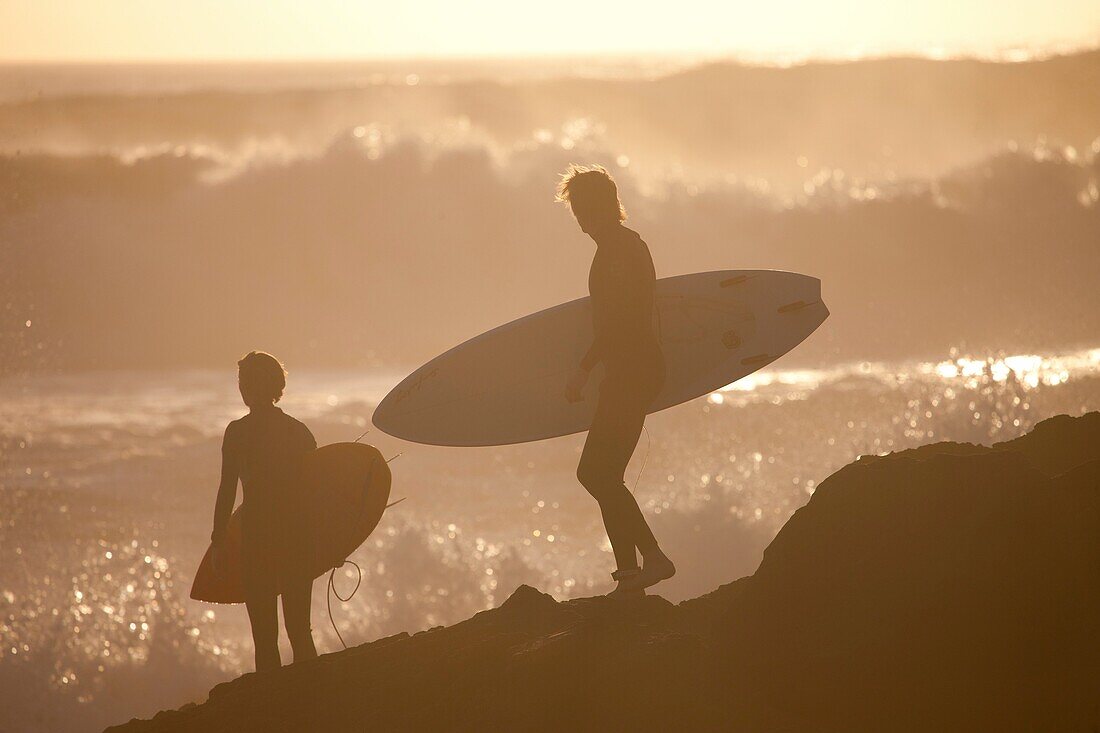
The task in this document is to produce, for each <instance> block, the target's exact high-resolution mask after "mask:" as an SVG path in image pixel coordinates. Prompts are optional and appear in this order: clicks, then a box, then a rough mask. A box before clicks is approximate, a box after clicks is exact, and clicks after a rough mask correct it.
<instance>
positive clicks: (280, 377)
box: [237, 351, 286, 404]
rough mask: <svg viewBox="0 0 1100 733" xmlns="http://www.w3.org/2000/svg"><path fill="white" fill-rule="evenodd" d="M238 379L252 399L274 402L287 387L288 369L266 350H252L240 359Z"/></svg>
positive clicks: (243, 390)
mask: <svg viewBox="0 0 1100 733" xmlns="http://www.w3.org/2000/svg"><path fill="white" fill-rule="evenodd" d="M237 379H238V381H239V382H240V384H241V392H242V393H247V395H248V398H249V399H250V400H255V401H260V402H267V401H270V402H271V403H273V404H274V403H275V402H278V401H279V398H281V397H282V396H283V390H284V389H286V369H284V368H283V365H282V364H281V363H280V362H279V360H278V359H276V358H275V357H274V356H272V355H271V354H269V353H267V352H266V351H250V352H248V354H247V355H246V356H245V357H244V358H243V359H241V360H240V361H238V362H237Z"/></svg>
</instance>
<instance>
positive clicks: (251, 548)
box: [211, 351, 317, 671]
mask: <svg viewBox="0 0 1100 733" xmlns="http://www.w3.org/2000/svg"><path fill="white" fill-rule="evenodd" d="M237 367H238V385H239V387H240V390H241V397H242V398H243V399H244V403H245V404H246V405H248V408H249V412H248V414H247V415H245V416H244V417H242V418H241V419H239V420H234V421H233V422H231V423H229V427H227V428H226V429H225V439H224V441H223V443H222V474H221V485H220V487H219V488H218V500H217V504H216V505H215V508H214V533H213V535H212V536H211V540H212V541H213V543H214V548H215V553H218V552H219V547H221V545H222V543H223V542H224V540H225V534H226V530H227V527H228V526H229V518H230V516H231V515H232V513H233V503H234V502H235V501H236V496H237V480H238V479H240V482H241V486H242V488H243V491H244V499H243V502H242V514H243V516H242V520H243V523H242V530H243V533H242V559H243V578H244V585H245V599H246V600H245V604H246V606H247V608H248V619H249V621H250V622H251V623H252V639H253V641H254V642H255V645H256V670H257V671H264V670H269V669H276V668H278V667H279V666H280V665H281V663H282V662H281V660H280V659H279V615H278V608H277V602H278V596H279V594H280V593H281V594H282V596H283V623H284V625H285V626H286V633H287V636H289V637H290V644H291V646H292V647H293V649H294V661H296V662H298V661H301V660H303V659H310V658H313V657H316V656H317V649H316V648H315V647H314V646H313V635H312V632H311V630H310V620H309V614H310V595H311V594H312V591H313V578H312V576H311V575H310V573H309V571H308V570H305V569H303V567H302V565H303V562H304V560H305V558H306V553H305V552H304V551H303V548H302V547H301V538H302V537H303V533H302V532H301V531H300V529H299V526H298V525H299V524H300V522H301V518H302V517H303V516H305V513H304V511H303V509H304V507H303V500H304V492H303V491H302V489H301V486H300V476H301V469H302V463H303V459H304V458H305V456H306V455H307V454H308V453H309V452H310V451H312V450H313V449H315V448H316V447H317V442H316V441H315V440H314V438H313V434H312V433H311V432H310V431H309V428H307V427H306V426H305V425H303V424H302V423H300V422H298V421H297V420H295V419H294V418H292V417H291V416H290V415H287V414H286V413H284V412H283V411H282V410H280V409H279V408H278V407H276V406H275V403H276V402H278V401H279V398H280V397H282V396H283V389H285V387H286V371H285V370H284V369H283V365H282V364H280V363H279V360H278V359H276V358H275V357H274V356H272V355H271V354H266V353H264V352H261V351H253V352H251V353H250V354H248V355H247V356H245V357H244V358H243V359H241V360H240V361H239V362H237ZM223 561H224V555H222V556H221V558H220V559H219V558H218V555H217V554H216V555H215V562H223Z"/></svg>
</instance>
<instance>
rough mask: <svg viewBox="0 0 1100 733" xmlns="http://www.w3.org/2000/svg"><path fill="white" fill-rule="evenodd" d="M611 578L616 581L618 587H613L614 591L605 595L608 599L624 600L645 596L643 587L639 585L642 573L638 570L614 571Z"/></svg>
mask: <svg viewBox="0 0 1100 733" xmlns="http://www.w3.org/2000/svg"><path fill="white" fill-rule="evenodd" d="M611 577H612V578H613V579H614V580H616V581H618V585H616V586H615V590H613V591H611V592H610V593H608V594H607V595H608V597H609V598H616V599H619V600H625V599H628V598H641V597H643V596H645V586H643V585H641V578H642V571H641V570H639V569H638V568H631V569H630V570H616V571H615V572H613V573H612V574H611Z"/></svg>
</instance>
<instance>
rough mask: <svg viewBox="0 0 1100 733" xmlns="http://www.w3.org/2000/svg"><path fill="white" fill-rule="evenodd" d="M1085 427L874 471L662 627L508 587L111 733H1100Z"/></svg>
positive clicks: (650, 602)
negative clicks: (450, 614)
mask: <svg viewBox="0 0 1100 733" xmlns="http://www.w3.org/2000/svg"><path fill="white" fill-rule="evenodd" d="M1098 692H1100V413H1090V414H1088V415H1084V416H1082V417H1079V418H1069V417H1065V416H1062V417H1058V418H1054V419H1052V420H1047V421H1045V422H1043V423H1040V424H1039V425H1038V426H1037V427H1036V428H1035V430H1033V431H1032V432H1031V433H1029V434H1028V435H1026V436H1024V437H1021V438H1018V439H1016V440H1013V441H1009V442H1007V443H1000V444H997V445H995V446H993V447H982V446H973V445H964V444H955V443H940V444H936V445H928V446H924V447H921V448H918V449H914V450H908V451H904V452H901V453H896V454H891V455H888V456H882V457H865V458H863V459H860V460H858V461H856V462H854V463H852V464H850V465H849V466H847V467H845V468H843V469H841V470H840V471H838V472H837V473H835V474H834V475H833V476H831V477H830V478H828V479H827V480H826V481H824V482H823V483H822V484H821V485H820V486H819V487H818V490H817V491H816V493H815V494H814V496H813V498H812V499H811V500H810V502H809V503H808V504H807V505H806V506H805V507H803V508H802V509H800V510H799V511H798V512H796V513H795V514H794V516H793V517H792V518H791V519H790V521H789V522H788V523H787V525H786V526H785V527H784V528H783V530H782V531H781V532H780V533H779V534H778V535H777V536H776V538H775V540H774V541H773V542H772V543H771V545H770V546H769V548H768V550H767V551H766V553H765V555H764V559H763V561H762V563H761V565H760V568H759V569H758V570H757V572H756V573H755V574H754V575H752V576H751V577H748V578H743V579H741V580H738V581H735V582H733V583H730V584H728V585H726V586H723V587H722V588H719V589H718V590H716V591H714V592H712V593H710V594H708V595H706V596H702V597H700V598H696V599H693V600H690V601H685V602H683V603H681V604H679V605H676V606H674V605H672V604H670V603H668V602H667V601H665V600H663V599H661V598H659V597H656V596H651V597H647V598H645V599H641V600H638V601H634V602H617V601H613V600H610V599H607V598H581V599H575V600H572V601H566V602H557V601H555V600H554V599H552V598H551V597H549V596H547V595H544V594H542V593H540V592H538V591H536V590H535V589H533V588H530V587H527V586H522V587H520V588H519V589H518V590H516V592H515V593H514V594H513V595H512V596H511V597H510V598H509V599H508V600H507V601H506V602H505V603H504V604H503V605H502V606H501V607H500V608H497V609H495V610H492V611H486V612H483V613H480V614H477V615H476V616H474V617H473V618H471V619H469V620H467V621H465V622H462V623H459V624H456V625H454V626H451V627H448V628H438V629H433V630H431V631H426V632H421V633H418V634H415V635H412V636H409V635H408V634H400V635H398V636H394V637H390V638H387V639H381V640H379V641H376V642H373V643H370V644H364V645H362V646H359V647H355V648H353V649H349V650H347V651H344V652H340V653H336V654H328V655H325V656H323V657H321V658H320V659H317V660H314V661H311V662H308V663H303V664H296V665H293V666H290V667H285V668H283V669H282V670H280V671H278V672H275V673H270V674H267V675H262V676H261V675H255V674H250V675H245V676H243V677H241V678H239V679H237V680H234V681H233V682H229V683H226V684H223V685H219V686H217V687H215V688H214V689H213V690H212V691H211V692H210V696H209V698H208V700H207V701H206V702H205V703H203V704H201V705H189V706H185V707H184V708H181V709H180V710H176V711H166V712H162V713H159V714H158V715H157V716H156V717H154V718H153V719H152V720H148V721H137V720H135V721H131V722H130V723H128V724H126V725H124V726H119V727H118V728H114V729H112V730H119V731H121V730H126V731H175V730H180V731H183V730H195V731H219V730H226V731H229V730H233V731H240V730H264V731H270V730H276V731H277V730H365V729H373V730H474V729H480V730H514V729H521V730H567V729H581V730H597V729H604V730H733V731H740V730H743V731H857V730H866V731H908V730H912V731H928V730H937V731H945V730H960V731H963V730H965V731H983V730H996V731H1017V730H1018V731H1033V730H1044V731H1061V730H1065V731H1076V730H1081V731H1093V730H1097V729H1100V694H1098Z"/></svg>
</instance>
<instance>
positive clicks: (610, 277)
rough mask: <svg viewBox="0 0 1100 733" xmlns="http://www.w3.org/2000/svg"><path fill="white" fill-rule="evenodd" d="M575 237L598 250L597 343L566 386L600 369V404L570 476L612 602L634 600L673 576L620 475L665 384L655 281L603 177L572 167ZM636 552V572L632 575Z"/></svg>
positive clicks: (573, 387) (576, 391) (568, 192)
mask: <svg viewBox="0 0 1100 733" xmlns="http://www.w3.org/2000/svg"><path fill="white" fill-rule="evenodd" d="M558 200H560V201H563V202H566V203H568V204H569V207H570V209H571V210H572V211H573V216H575V217H576V219H577V223H578V224H579V225H580V227H581V231H583V232H584V233H585V234H587V235H588V236H589V237H591V238H592V241H594V242H595V243H596V256H595V257H593V259H592V268H591V270H590V271H589V274H588V290H589V293H590V295H591V296H592V298H591V299H592V330H593V334H594V338H593V341H592V346H591V348H590V349H589V350H588V353H587V354H586V355H585V356H584V358H583V359H582V360H581V363H580V364H578V365H577V367H576V369H575V370H574V372H573V374H572V376H571V377H570V378H569V383H568V384H567V386H566V399H568V400H570V401H572V402H575V401H578V400H581V399H583V391H584V387H585V385H586V384H587V382H588V375H589V372H591V371H592V369H593V367H595V366H596V365H597V364H599V363H601V362H602V363H603V365H604V376H603V380H602V381H601V382H600V388H599V401H598V402H597V403H596V414H595V417H594V418H593V420H592V427H591V428H590V429H589V431H588V438H587V439H586V440H585V442H584V452H583V453H582V454H581V460H580V465H578V466H577V478H578V479H579V480H580V482H581V484H583V485H584V488H585V489H587V490H588V492H589V493H590V494H592V496H593V497H595V499H596V501H597V502H599V505H600V512H601V514H602V515H603V523H604V527H605V529H606V530H607V537H608V539H609V540H610V541H611V548H612V550H613V551H614V553H615V562H616V564H617V565H618V568H617V569H616V571H615V572H614V573H612V577H613V578H614V579H615V580H617V581H618V586H617V587H616V588H615V590H614V591H612V593H613V594H614V595H624V594H625V595H637V594H641V593H642V592H644V590H645V589H646V588H648V587H649V586H651V585H654V584H656V583H659V582H660V581H662V580H665V579H667V578H671V577H672V576H673V575H674V574H675V573H676V568H675V566H673V564H672V561H671V560H669V559H668V557H666V556H665V554H664V553H663V552H662V551H661V548H660V547H659V546H658V544H657V540H656V538H655V537H654V536H653V532H652V530H650V528H649V524H648V523H646V520H645V517H644V516H642V510H641V509H640V508H639V507H638V502H637V501H636V500H635V499H634V495H633V494H632V493H631V492H630V490H629V489H627V488H626V484H625V483H624V482H623V474H624V473H625V472H626V466H627V463H628V462H629V461H630V456H631V455H632V454H633V453H634V449H635V448H636V447H637V445H638V438H639V437H640V436H641V434H642V427H643V426H644V424H645V416H646V413H647V412H648V411H649V406H650V405H651V404H652V403H653V400H654V398H655V397H656V396H657V394H658V393H659V392H660V391H661V387H662V385H663V384H664V381H665V360H664V355H663V354H662V353H661V345H660V342H659V341H658V338H657V333H656V331H655V329H654V326H653V320H654V318H653V317H654V305H655V304H654V293H655V289H656V282H657V276H656V273H655V272H654V269H653V259H652V258H651V257H650V254H649V247H647V246H646V243H645V242H643V241H642V238H641V237H639V236H638V234H637V232H634V231H632V230H630V229H627V228H626V227H625V226H623V221H624V220H625V219H626V211H625V210H624V209H623V206H622V204H621V203H620V202H619V192H618V189H617V188H616V186H615V181H614V180H613V179H612V178H611V176H610V174H608V172H607V171H606V170H604V169H603V168H601V167H599V166H593V167H590V168H586V167H581V166H570V167H569V170H568V171H566V173H565V175H564V176H563V177H562V181H561V184H560V185H559V187H558ZM638 552H640V553H641V555H642V560H643V564H642V567H640V568H639V567H638Z"/></svg>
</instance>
